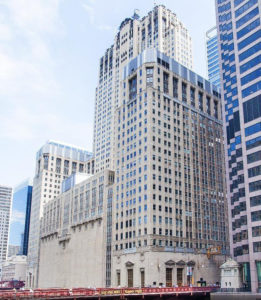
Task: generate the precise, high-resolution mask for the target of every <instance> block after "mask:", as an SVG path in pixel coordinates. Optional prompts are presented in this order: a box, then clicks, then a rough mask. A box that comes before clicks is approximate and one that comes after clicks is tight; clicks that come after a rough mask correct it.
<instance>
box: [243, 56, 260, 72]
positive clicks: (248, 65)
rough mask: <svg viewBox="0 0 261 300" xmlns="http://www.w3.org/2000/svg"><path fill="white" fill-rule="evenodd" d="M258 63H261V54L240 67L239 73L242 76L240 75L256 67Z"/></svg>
mask: <svg viewBox="0 0 261 300" xmlns="http://www.w3.org/2000/svg"><path fill="white" fill-rule="evenodd" d="M260 62H261V54H260V55H258V56H256V57H254V58H253V59H251V60H249V61H248V62H247V63H245V64H243V65H242V66H241V67H240V73H241V74H242V73H244V72H246V71H247V70H249V69H251V68H253V67H255V66H256V65H258V64H259V63H260Z"/></svg>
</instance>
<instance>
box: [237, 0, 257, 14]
mask: <svg viewBox="0 0 261 300" xmlns="http://www.w3.org/2000/svg"><path fill="white" fill-rule="evenodd" d="M256 3H257V0H249V1H248V2H247V3H246V4H244V5H242V6H241V7H239V9H237V10H236V11H235V16H236V18H237V17H238V16H240V15H242V14H243V13H244V12H245V11H247V10H248V9H249V8H250V7H252V6H253V5H255V4H256Z"/></svg>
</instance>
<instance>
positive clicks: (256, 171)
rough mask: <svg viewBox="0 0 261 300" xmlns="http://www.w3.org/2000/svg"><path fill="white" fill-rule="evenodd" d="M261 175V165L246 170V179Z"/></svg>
mask: <svg viewBox="0 0 261 300" xmlns="http://www.w3.org/2000/svg"><path fill="white" fill-rule="evenodd" d="M258 175H261V165H259V166H257V167H254V168H251V169H248V177H250V178H251V177H255V176H258Z"/></svg>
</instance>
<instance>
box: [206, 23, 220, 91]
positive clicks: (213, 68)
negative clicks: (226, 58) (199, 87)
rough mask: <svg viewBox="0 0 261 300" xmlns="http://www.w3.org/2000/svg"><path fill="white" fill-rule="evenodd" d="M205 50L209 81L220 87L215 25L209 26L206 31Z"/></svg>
mask: <svg viewBox="0 0 261 300" xmlns="http://www.w3.org/2000/svg"><path fill="white" fill-rule="evenodd" d="M206 50H207V51H206V52H207V68H208V79H209V81H210V82H211V83H213V84H214V85H216V86H218V87H220V72H219V56H218V36H217V27H213V28H211V29H210V30H208V31H207V33H206Z"/></svg>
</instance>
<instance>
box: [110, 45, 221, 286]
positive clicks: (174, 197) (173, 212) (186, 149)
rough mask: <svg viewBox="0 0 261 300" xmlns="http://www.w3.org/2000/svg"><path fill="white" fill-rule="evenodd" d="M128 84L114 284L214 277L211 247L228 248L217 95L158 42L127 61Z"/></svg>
mask: <svg viewBox="0 0 261 300" xmlns="http://www.w3.org/2000/svg"><path fill="white" fill-rule="evenodd" d="M122 86H123V93H122V94H123V95H124V98H123V101H122V103H123V104H122V105H121V106H120V107H119V108H118V110H117V114H116V121H117V127H116V129H117V131H116V133H115V137H116V142H115V143H116V151H115V159H114V160H115V186H114V197H115V200H114V201H113V204H114V206H113V220H114V222H115V224H114V226H113V232H112V233H113V263H112V266H113V273H112V279H113V281H112V285H113V286H117V285H122V286H144V285H146V286H147V285H166V286H173V284H175V285H179V286H180V285H187V284H190V283H192V284H196V282H197V281H199V280H200V278H203V279H204V280H206V281H207V283H216V282H217V281H219V263H220V262H221V261H222V259H224V256H223V257H222V255H217V256H215V257H212V258H211V259H209V258H208V257H207V252H208V250H209V249H211V248H213V247H217V246H220V247H221V248H222V249H221V252H220V254H222V253H223V254H225V253H226V250H227V232H226V223H225V222H226V216H227V211H226V199H225V181H224V179H225V178H224V176H223V174H224V160H223V154H224V153H223V135H222V121H221V100H220V94H219V92H218V90H217V88H216V87H215V86H214V85H212V84H210V83H209V82H208V81H206V80H205V79H203V78H202V77H200V76H199V75H197V74H195V73H194V72H192V71H190V70H189V69H187V68H185V67H184V66H182V65H181V64H179V63H177V62H176V61H175V60H173V59H171V58H170V57H168V56H166V55H164V54H163V53H161V52H159V51H157V50H154V49H151V50H145V51H144V52H143V53H141V54H140V55H139V56H137V57H136V58H134V59H133V60H132V61H131V62H130V63H129V64H128V65H127V66H126V67H125V68H124V78H123V81H122ZM202 266H204V267H202Z"/></svg>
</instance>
